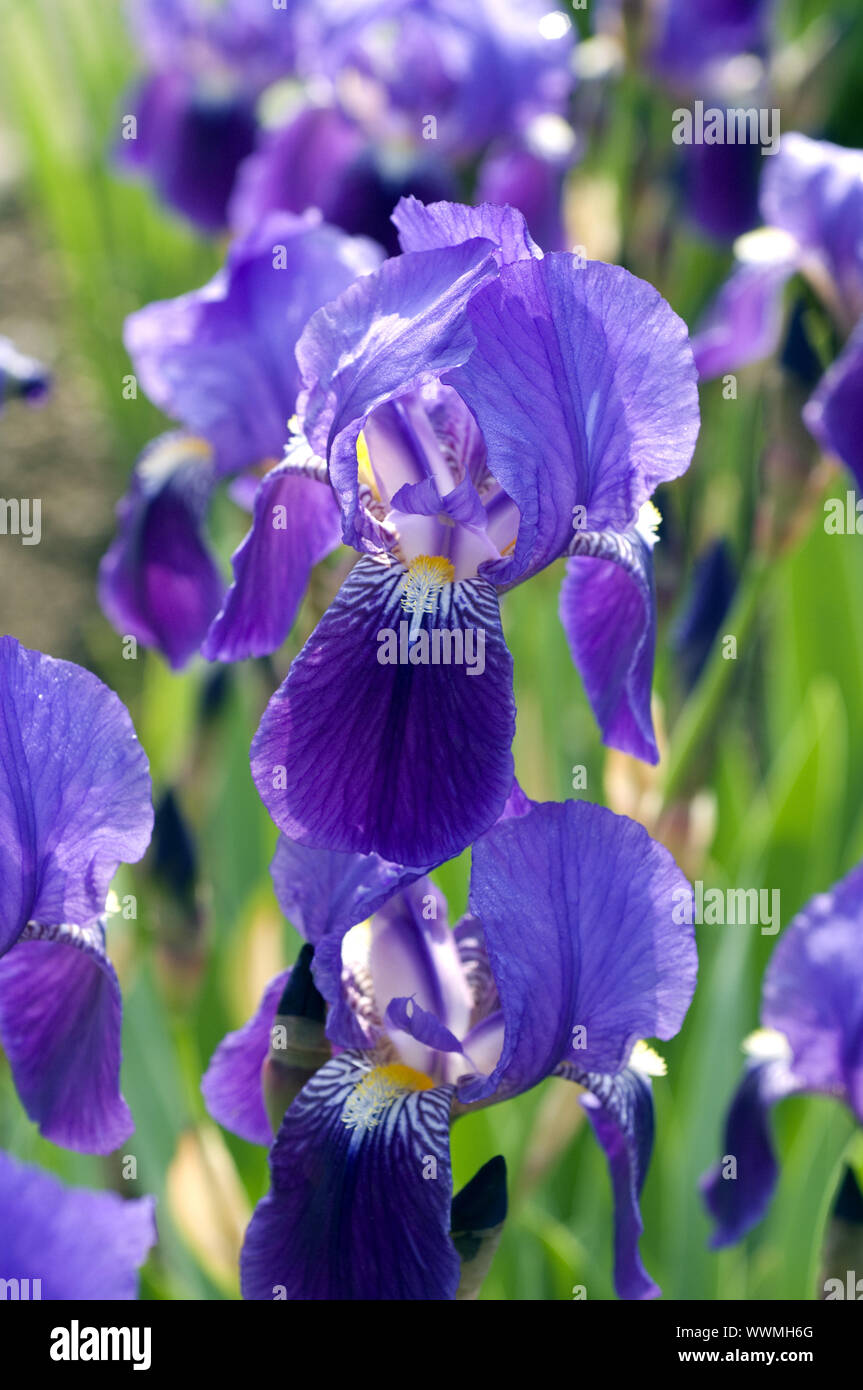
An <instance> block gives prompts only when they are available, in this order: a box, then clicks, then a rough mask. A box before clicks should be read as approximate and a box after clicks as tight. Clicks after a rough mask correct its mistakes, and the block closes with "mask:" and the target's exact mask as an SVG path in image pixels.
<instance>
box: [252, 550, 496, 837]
mask: <svg viewBox="0 0 863 1390" xmlns="http://www.w3.org/2000/svg"><path fill="white" fill-rule="evenodd" d="M407 573H408V572H407V571H406V570H405V567H404V566H402V565H399V564H386V563H380V562H378V561H376V560H373V559H371V558H366V559H363V560H361V561H360V562H359V564H357V565H356V566H355V567H354V569H353V570H352V572H351V574H350V575H349V576H348V578H347V579H346V581H345V583H344V584H343V585H342V588H341V589H340V590H339V593H338V595H337V597H336V599H335V600H334V602H333V603H332V605H331V606H330V608H329V609H328V611H327V612H326V613H325V614H324V617H323V618H322V619H321V621H320V623H319V624H318V626H317V627H316V628H315V631H314V632H313V633H312V635H311V637H310V638H309V640H308V642H307V643H306V645H305V647H304V648H303V650H302V651H301V652H300V654H299V656H298V657H297V658H296V659H295V660H294V662H293V664H292V666H291V669H290V671H289V673H288V677H287V680H286V681H285V682H284V684H283V685H282V686H281V687H280V688H279V690H277V691H276V694H275V695H274V696H273V698H272V700H271V701H270V703H269V705H268V707H267V709H266V711H265V713H264V717H263V719H262V720H261V724H260V727H259V729H258V732H257V734H256V735H255V739H254V741H253V744H252V773H253V776H254V779H255V782H256V785H257V787H258V791H259V792H260V794H261V797H262V799H263V801H264V804H265V805H266V807H267V809H268V810H269V812H270V815H271V816H272V817H273V820H274V821H275V822H276V824H277V825H278V827H279V829H280V830H282V831H283V832H284V833H285V835H287V836H288V837H289V838H290V839H292V840H298V841H299V842H300V843H301V844H307V845H310V846H312V847H313V848H317V849H333V850H340V851H342V852H350V853H359V854H372V853H374V854H378V855H380V856H381V858H383V859H386V860H389V861H391V862H394V863H398V864H439V863H441V862H442V861H443V860H445V859H448V858H450V857H452V856H453V855H455V854H458V853H460V851H461V850H462V849H464V848H465V846H466V845H468V844H469V843H470V842H471V841H472V840H474V839H475V838H476V836H477V835H480V834H482V832H483V831H484V830H486V829H487V828H488V827H489V826H490V825H491V824H492V822H493V821H494V820H495V819H496V818H497V816H498V815H499V814H500V812H501V810H502V809H503V806H504V803H505V802H506V799H507V797H508V796H509V793H510V790H511V788H512V778H513V763H512V753H511V751H510V749H511V744H512V738H513V733H514V728H515V707H514V702H513V696H512V658H511V657H510V655H509V652H508V650H507V647H506V644H505V642H504V640H503V633H502V631H501V626H500V614H499V610H498V604H497V597H496V595H495V592H494V590H493V588H492V587H491V585H490V584H488V583H486V582H485V581H484V580H481V579H477V580H464V581H459V582H454V583H445V584H443V586H442V590H441V593H440V596H439V600H438V605H437V610H436V611H435V612H430V611H428V610H426V611H424V612H423V613H422V615H421V622H420V623H419V626H418V628H417V629H416V630H415V632H414V634H413V635H412V634H411V630H410V627H411V625H410V624H409V623H408V621H407V615H406V614H405V612H404V610H403V607H402V600H403V595H404V585H405V581H406V575H407ZM413 618H414V619H416V618H417V614H414V615H413ZM435 634H437V636H436V635H435ZM459 647H460V648H461V652H459ZM471 663H472V664H471Z"/></svg>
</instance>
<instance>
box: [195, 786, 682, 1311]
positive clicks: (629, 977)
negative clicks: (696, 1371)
mask: <svg viewBox="0 0 863 1390" xmlns="http://www.w3.org/2000/svg"><path fill="white" fill-rule="evenodd" d="M282 843H283V844H284V842H282ZM285 853H286V855H287V860H282V861H281V862H279V860H278V859H277V861H276V863H274V879H275V881H276V884H277V887H280V898H281V899H282V901H283V905H284V903H285V899H286V897H287V898H288V899H293V906H292V911H293V915H294V922H295V924H296V925H298V926H299V927H300V928H301V929H302V930H303V931H304V933H305V934H307V935H308V937H309V940H310V941H311V942H312V944H313V945H314V948H315V949H314V971H315V980H316V983H317V986H318V988H319V990H320V992H321V995H322V996H323V999H325V1000H326V1002H327V1004H328V1005H329V1012H328V1015H327V1019H326V1034H327V1036H328V1038H329V1040H330V1044H331V1045H332V1047H333V1055H332V1057H331V1058H330V1059H329V1060H328V1059H327V1056H326V1051H325V1050H324V1051H322V1045H323V1043H324V1028H323V1023H322V1022H321V1023H319V1025H318V1042H317V1047H316V1049H315V1048H313V1046H312V1041H313V1037H314V1030H313V1029H312V1028H311V1027H310V1026H309V1025H310V1022H311V1021H313V1019H314V1011H313V1010H312V1009H311V1008H309V1007H308V1006H307V1005H308V999H307V995H306V1006H302V1005H301V1006H300V1007H298V1006H297V1004H298V996H299V995H300V994H306V990H307V986H306V982H305V980H304V979H303V971H304V968H305V967H306V962H307V952H308V947H306V948H304V953H303V955H301V960H300V962H299V963H298V964H297V966H295V968H294V971H293V972H291V974H290V975H288V974H283V975H281V976H279V977H277V978H276V979H275V980H273V981H272V982H271V984H270V986H269V987H268V988H267V990H266V992H265V995H264V998H263V1000H262V1002H261V1005H260V1008H259V1010H258V1012H257V1014H256V1015H255V1017H254V1018H253V1019H251V1020H250V1021H249V1023H247V1024H246V1025H245V1027H244V1028H242V1029H240V1030H239V1032H237V1033H234V1034H231V1035H229V1036H228V1037H227V1038H226V1039H225V1040H224V1042H223V1043H222V1044H221V1045H220V1046H219V1048H218V1049H217V1051H216V1054H215V1056H214V1057H213V1060H212V1062H211V1063H210V1067H209V1070H208V1072H207V1074H206V1077H205V1079H204V1083H203V1089H204V1095H205V1098H206V1100H207V1104H208V1108H209V1109H210V1111H211V1113H212V1114H213V1115H214V1117H215V1118H216V1119H218V1120H219V1121H220V1122H221V1123H223V1124H225V1125H226V1127H228V1128H230V1129H232V1130H233V1131H234V1132H236V1133H238V1134H240V1135H242V1136H243V1137H245V1138H248V1139H250V1140H251V1141H253V1142H261V1141H266V1140H267V1139H268V1138H269V1136H270V1134H271V1132H272V1131H271V1128H270V1122H269V1119H268V1117H267V1107H266V1103H265V1102H266V1098H267V1094H268V1087H269V1083H270V1080H271V1070H272V1069H273V1068H275V1069H278V1068H279V1065H280V1063H279V1060H278V1048H279V1046H280V1045H281V1044H280V1043H279V1041H278V1035H279V1030H280V1029H281V1028H288V1026H289V1025H290V1023H291V1015H294V1014H303V1015H304V1017H303V1018H302V1023H303V1025H304V1026H305V1031H304V1032H300V1034H299V1035H298V1036H297V1037H296V1039H295V1041H296V1047H295V1049H294V1051H293V1052H291V1053H290V1056H289V1055H288V1053H287V1052H286V1053H285V1062H286V1063H288V1064H289V1065H292V1066H293V1067H294V1069H295V1071H294V1074H293V1086H292V1090H293V1095H294V1096H295V1098H294V1099H293V1100H292V1102H291V1103H290V1104H289V1105H288V1107H287V1110H286V1113H285V1105H284V1104H283V1105H281V1106H280V1107H276V1108H275V1110H274V1114H273V1119H274V1128H276V1127H277V1133H276V1138H275V1143H274V1144H273V1147H272V1150H271V1154H270V1164H271V1170H272V1181H271V1188H270V1192H269V1193H268V1195H267V1196H266V1197H265V1198H264V1199H263V1201H262V1202H261V1203H260V1204H259V1205H258V1208H257V1210H256V1212H255V1214H254V1216H253V1218H252V1222H251V1225H250V1227H249V1230H248V1232H247V1235H246V1241H245V1245H244V1248H243V1253H242V1257H241V1274H242V1286H243V1293H244V1295H245V1297H246V1298H253V1299H271V1298H273V1297H278V1296H282V1297H287V1298H313V1299H331V1298H373V1299H434V1298H443V1299H451V1298H454V1297H455V1296H456V1291H457V1288H458V1285H459V1278H460V1269H459V1259H458V1256H457V1253H456V1249H455V1247H454V1245H453V1243H452V1241H451V1239H450V1231H451V1217H450V1205H451V1199H452V1175H451V1169H450V1158H449V1129H450V1124H451V1121H452V1120H453V1119H454V1118H455V1117H457V1116H458V1115H462V1114H465V1113H468V1112H469V1111H470V1109H471V1108H472V1107H473V1106H479V1105H488V1104H491V1103H492V1102H497V1101H502V1100H506V1099H508V1098H510V1097H512V1096H515V1095H518V1094H520V1093H521V1092H523V1091H526V1090H528V1089H529V1088H530V1087H532V1086H535V1085H537V1084H538V1083H539V1082H540V1081H542V1080H543V1079H544V1078H545V1077H548V1076H551V1075H558V1076H564V1077H566V1078H568V1079H570V1080H572V1081H574V1082H576V1083H578V1085H579V1086H581V1087H582V1088H583V1095H582V1103H583V1105H584V1106H585V1109H586V1110H587V1113H588V1116H589V1118H590V1120H591V1123H592V1125H593V1128H594V1130H595V1132H596V1135H597V1138H598V1139H599V1142H600V1144H601V1145H602V1147H603V1149H604V1150H605V1153H606V1156H607V1158H608V1161H609V1166H610V1171H611V1178H612V1185H613V1189H614V1198H615V1208H616V1216H615V1241H614V1265H615V1284H616V1287H617V1291H618V1293H619V1295H620V1297H622V1298H650V1297H653V1296H655V1295H656V1294H657V1293H658V1292H659V1290H658V1289H657V1287H656V1285H655V1284H654V1283H653V1282H652V1280H651V1279H650V1277H649V1276H648V1275H647V1274H646V1272H645V1270H644V1268H643V1266H642V1263H641V1259H640V1256H639V1252H638V1241H639V1237H640V1235H641V1230H642V1224H641V1217H640V1213H639V1194H640V1191H641V1188H642V1185H643V1182H644V1178H645V1174H646V1170H647V1165H648V1161H649V1158H650V1151H651V1146H652V1140H653V1107H652V1100H651V1091H650V1084H649V1082H648V1080H647V1078H646V1075H645V1070H648V1071H649V1070H650V1068H649V1066H648V1067H647V1068H645V1067H644V1066H643V1063H642V1061H641V1060H640V1059H642V1058H643V1057H644V1055H645V1053H646V1051H647V1050H646V1049H644V1048H643V1047H639V1048H636V1044H637V1043H639V1040H641V1039H642V1038H644V1037H645V1036H655V1037H660V1038H670V1037H673V1036H674V1034H675V1033H676V1032H677V1031H678V1029H679V1028H680V1026H681V1023H682V1021H683V1018H684V1016H685V1014H686V1010H687V1008H688V1005H689V1001H690V999H691V997H692V993H693V990H694V986H695V974H696V953H695V943H694V937H693V933H692V930H691V928H688V927H679V926H676V925H674V923H673V915H674V914H673V907H672V904H673V902H674V901H675V900H676V898H677V897H679V895H680V894H681V893H686V892H688V891H689V888H688V885H687V883H686V880H685V878H684V877H683V875H682V874H681V872H680V870H679V869H678V868H677V866H676V865H675V863H674V860H673V859H672V858H671V856H670V854H669V853H668V851H667V850H665V849H664V848H663V847H662V846H661V845H659V844H657V843H656V842H654V841H653V840H651V839H650V837H649V835H648V834H647V832H646V831H645V830H644V829H643V828H642V827H641V826H640V825H637V824H636V823H635V822H634V821H630V820H627V819H625V818H624V817H620V816H615V815H614V814H613V813H612V812H610V811H607V810H605V809H603V808H601V807H598V806H593V805H590V804H589V803H587V802H569V803H566V804H562V805H558V804H553V803H548V804H544V805H537V804H534V803H531V802H529V801H528V800H527V799H526V798H525V797H524V796H523V794H521V793H520V792H518V791H517V789H516V791H515V792H514V794H513V797H512V798H511V800H510V803H509V807H508V813H507V815H506V816H505V817H504V818H502V819H501V820H500V821H499V822H498V824H497V825H495V826H494V827H493V829H492V830H490V831H489V832H488V833H487V834H486V835H484V836H483V837H482V838H481V839H480V840H479V841H478V842H477V843H476V844H475V845H474V848H473V863H472V871H471V888H470V906H469V914H468V916H467V917H465V918H464V919H463V920H462V921H461V922H460V923H459V924H458V925H457V926H456V928H455V930H454V931H450V930H449V928H448V926H447V924H446V905H445V903H444V901H443V899H442V897H441V895H440V893H439V892H438V890H437V889H436V888H435V886H434V885H433V884H432V883H431V882H430V881H429V880H427V879H415V880H414V881H413V882H412V883H410V884H408V885H405V883H404V882H402V884H401V885H400V886H399V891H397V892H396V893H395V895H394V896H392V895H391V896H389V897H388V898H385V899H384V900H383V901H382V902H380V904H379V905H378V906H377V907H376V908H375V909H374V910H373V911H372V913H371V915H370V916H369V917H367V918H366V920H364V921H361V923H360V925H354V926H352V927H351V928H350V929H347V930H346V927H347V923H348V922H350V921H351V920H353V921H354V922H357V921H359V920H360V915H361V913H363V912H364V911H365V910H366V908H367V906H368V904H369V902H371V901H373V898H374V894H375V893H376V892H377V893H379V892H380V891H381V889H382V888H383V886H384V879H385V877H386V876H387V869H386V867H385V866H382V865H381V864H380V862H379V861H378V862H377V863H376V862H375V861H373V860H371V859H369V858H365V859H363V858H362V857H361V856H355V855H338V854H334V855H330V856H329V863H330V867H329V869H328V870H327V869H324V867H323V865H324V862H325V860H324V858H323V856H321V855H320V853H319V852H315V851H308V850H303V849H302V848H301V847H298V846H296V845H293V846H288V847H287V850H286V851H285ZM388 868H389V871H391V870H392V866H388ZM325 884H329V885H330V889H331V891H328V889H327V887H325V886H324V885H325ZM351 884H353V885H354V889H352V888H351V887H350V886H349V885H351ZM286 888H287V890H288V891H287V893H286V891H285V890H286ZM351 899H353V900H352V901H351ZM289 905H290V904H289ZM321 1002H323V1000H322V1001H321ZM321 1012H322V1011H321ZM318 1017H320V1014H319V1015H318ZM634 1049H635V1051H634ZM656 1060H658V1059H655V1058H654V1061H656ZM300 1062H303V1064H304V1066H305V1072H304V1074H300V1069H299V1065H298V1064H299V1063H300ZM639 1068H641V1069H639ZM303 1082H304V1083H305V1084H303ZM283 1094H284V1093H283ZM290 1094H291V1092H288V1093H287V1095H286V1096H285V1099H286V1100H287V1099H289V1098H290ZM282 1115H284V1118H281V1116H282ZM277 1291H279V1292H277Z"/></svg>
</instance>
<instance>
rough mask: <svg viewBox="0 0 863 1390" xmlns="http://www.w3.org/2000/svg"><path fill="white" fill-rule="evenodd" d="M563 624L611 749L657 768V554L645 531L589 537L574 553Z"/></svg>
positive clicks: (580, 539)
mask: <svg viewBox="0 0 863 1390" xmlns="http://www.w3.org/2000/svg"><path fill="white" fill-rule="evenodd" d="M570 550H571V552H572V555H571V558H570V559H569V560H567V562H566V578H565V579H564V581H563V587H562V588H561V591H560V610H559V611H560V620H561V622H562V624H563V629H564V631H565V633H566V637H567V641H568V642H569V649H570V651H571V652H572V659H573V661H574V663H575V665H576V666H577V667H578V670H579V672H580V674H581V679H582V680H583V681H584V688H585V690H586V691H587V697H588V699H589V700H590V705H591V709H592V710H593V712H594V715H595V716H596V720H597V723H598V724H599V727H600V729H601V730H602V741H603V743H607V744H609V745H610V746H611V747H612V748H620V749H621V750H622V751H623V752H624V753H631V754H632V755H633V757H636V758H643V759H644V761H645V762H649V763H657V762H658V761H659V750H658V748H657V746H656V737H655V735H654V732H653V718H652V716H651V712H650V692H651V687H652V683H653V656H654V651H655V647H656V590H655V587H654V583H653V553H652V549H651V545H650V543H649V542H648V541H647V540H645V538H644V536H643V535H642V534H641V532H640V531H639V530H638V528H637V527H634V526H633V527H631V528H630V529H629V530H628V531H624V532H622V533H620V532H617V531H599V532H590V531H582V532H578V533H576V536H575V539H574V541H573V542H572V543H571V545H570Z"/></svg>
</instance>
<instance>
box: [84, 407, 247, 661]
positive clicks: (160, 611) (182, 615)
mask: <svg viewBox="0 0 863 1390" xmlns="http://www.w3.org/2000/svg"><path fill="white" fill-rule="evenodd" d="M213 484H214V477H213V466H212V451H211V449H210V446H209V445H208V444H207V443H206V442H205V441H204V440H202V439H195V438H193V437H191V436H188V435H181V434H168V435H163V436H162V438H161V439H157V440H155V441H154V442H153V443H152V444H150V445H149V446H148V448H147V449H145V450H144V453H143V454H142V455H141V457H140V458H139V460H138V462H137V463H136V465H135V468H134V470H133V472H132V478H131V482H130V484H129V489H128V491H127V493H126V496H125V497H124V498H123V499H122V501H121V502H120V504H119V506H118V508H117V520H118V531H117V535H116V537H115V539H114V541H113V542H112V544H111V547H110V549H109V550H108V551H107V553H106V554H105V556H104V557H103V559H102V563H101V565H100V567H99V601H100V603H101V605H102V608H103V610H104V612H105V613H106V615H107V616H108V618H109V619H110V621H111V622H112V623H113V625H114V627H115V628H116V629H117V631H118V632H119V633H121V634H122V635H123V636H126V635H130V636H133V637H136V638H137V639H138V641H140V642H143V643H144V645H145V646H148V647H155V648H156V649H157V650H158V651H160V652H162V654H163V655H164V656H165V658H166V659H167V661H168V662H169V663H170V664H171V666H173V667H174V669H175V670H176V669H179V668H180V667H182V666H184V665H185V664H186V662H187V661H188V660H189V658H190V657H191V656H192V655H194V653H195V652H196V651H197V650H198V647H199V646H200V645H201V641H202V639H203V637H204V636H205V634H206V632H207V629H208V627H209V625H210V623H211V622H212V620H213V618H214V616H215V614H216V613H217V612H218V609H219V604H220V603H221V600H222V595H223V593H224V589H225V585H224V581H223V579H222V576H221V574H220V572H219V567H218V565H217V564H216V562H215V560H214V559H213V557H212V555H211V554H210V551H209V549H208V548H207V542H206V538H205V535H204V520H205V517H206V513H207V507H208V505H209V501H210V494H211V492H212V489H213Z"/></svg>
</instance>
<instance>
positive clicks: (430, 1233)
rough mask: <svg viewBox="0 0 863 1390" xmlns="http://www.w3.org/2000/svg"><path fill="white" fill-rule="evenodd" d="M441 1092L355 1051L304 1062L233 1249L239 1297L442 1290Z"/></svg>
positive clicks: (446, 1286) (447, 1269) (444, 1133)
mask: <svg viewBox="0 0 863 1390" xmlns="http://www.w3.org/2000/svg"><path fill="white" fill-rule="evenodd" d="M451 1096H452V1092H451V1089H450V1087H448V1086H441V1087H433V1086H432V1083H431V1082H430V1081H429V1080H428V1078H427V1077H424V1076H422V1075H421V1074H420V1073H418V1072H415V1071H412V1070H411V1068H410V1067H406V1066H403V1065H401V1064H398V1063H396V1064H391V1065H388V1066H374V1065H372V1064H371V1063H370V1062H369V1061H368V1060H366V1059H365V1058H364V1057H363V1056H362V1055H361V1054H358V1053H351V1052H345V1053H343V1054H342V1055H341V1056H339V1057H336V1058H334V1059H333V1060H332V1061H331V1062H328V1063H327V1065H326V1066H324V1067H322V1068H321V1069H320V1071H318V1072H316V1073H315V1075H314V1076H313V1077H312V1079H311V1081H309V1082H308V1083H307V1085H306V1086H305V1087H304V1088H303V1090H302V1091H301V1092H300V1094H299V1096H298V1097H297V1099H296V1100H295V1101H294V1103H293V1105H292V1106H291V1108H290V1110H289V1111H288V1113H287V1114H286V1116H285V1118H284V1120H283V1122H282V1126H281V1129H280V1130H279V1133H278V1135H277V1137H276V1142H275V1144H274V1145H273V1148H272V1151H271V1154H270V1167H271V1171H272V1182H271V1187H270V1191H269V1193H268V1194H267V1196H266V1197H264V1199H263V1201H261V1202H259V1203H258V1206H257V1208H256V1210H255V1214H254V1216H253V1217H252V1220H251V1224H250V1225H249V1229H248V1231H247V1232H246V1240H245V1244H244V1246H243V1251H242V1255H241V1257H240V1275H241V1282H242V1290H243V1297H244V1298H249V1299H260V1300H268V1299H324V1300H328V1299H357V1300H362V1299H372V1300H379V1299H380V1300H388V1299H393V1300H402V1299H405V1300H413V1299H420V1300H425V1299H452V1298H454V1297H455V1291H456V1289H457V1287H458V1282H459V1260H458V1255H457V1254H456V1250H455V1247H454V1246H453V1244H452V1241H451V1239H450V1234H449V1227H450V1202H451V1199H452V1171H451V1167H450V1157H449V1110H450V1100H451ZM432 1165H433V1166H432ZM433 1175H434V1176H433Z"/></svg>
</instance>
